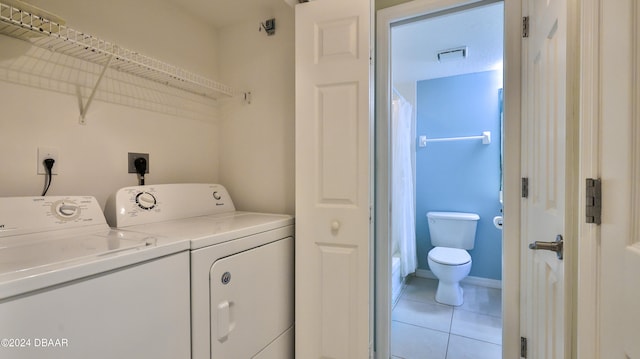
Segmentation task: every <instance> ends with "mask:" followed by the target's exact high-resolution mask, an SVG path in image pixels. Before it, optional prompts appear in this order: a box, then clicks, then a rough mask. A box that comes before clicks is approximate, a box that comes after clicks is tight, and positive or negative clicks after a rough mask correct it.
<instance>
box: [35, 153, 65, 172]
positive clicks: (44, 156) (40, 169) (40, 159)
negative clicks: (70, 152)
mask: <svg viewBox="0 0 640 359" xmlns="http://www.w3.org/2000/svg"><path fill="white" fill-rule="evenodd" d="M47 158H53V159H54V160H55V162H54V164H53V169H52V171H51V173H52V174H54V175H57V174H58V173H60V157H59V156H58V149H57V148H53V147H38V167H37V168H38V174H39V175H46V174H47V169H46V168H45V167H44V163H43V162H44V160H45V159H47Z"/></svg>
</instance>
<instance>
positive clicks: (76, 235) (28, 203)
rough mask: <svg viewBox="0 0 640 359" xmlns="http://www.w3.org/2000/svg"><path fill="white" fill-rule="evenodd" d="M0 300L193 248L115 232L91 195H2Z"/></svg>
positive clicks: (171, 240) (162, 238)
mask: <svg viewBox="0 0 640 359" xmlns="http://www.w3.org/2000/svg"><path fill="white" fill-rule="evenodd" d="M0 221H1V223H0V299H3V298H8V297H11V296H15V295H19V294H22V293H26V292H29V291H33V290H37V289H41V288H45V287H49V286H52V285H56V284H59V283H64V282H68V281H72V280H75V279H78V278H83V277H87V276H91V275H95V274H99V273H102V272H105V271H110V270H113V269H117V268H121V267H123V266H127V265H131V264H135V263H139V262H142V261H147V260H151V259H154V258H158V257H161V256H166V255H169V254H173V253H177V252H180V251H184V250H188V249H189V242H188V241H182V240H179V239H175V238H168V237H166V236H160V235H150V234H146V233H138V232H131V231H122V230H112V229H110V228H109V226H108V225H107V223H106V221H105V218H104V215H103V214H102V210H101V209H100V206H99V204H98V202H97V201H96V199H95V198H93V197H90V196H64V197H61V196H50V197H49V196H48V197H0Z"/></svg>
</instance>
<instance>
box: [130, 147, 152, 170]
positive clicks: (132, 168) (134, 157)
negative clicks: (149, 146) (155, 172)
mask: <svg viewBox="0 0 640 359" xmlns="http://www.w3.org/2000/svg"><path fill="white" fill-rule="evenodd" d="M140 157H142V158H144V159H145V160H147V170H146V171H145V172H144V173H149V154H148V153H134V152H129V154H128V157H127V163H128V166H129V167H128V168H129V173H138V171H136V166H135V165H134V164H133V162H134V161H135V160H136V158H140Z"/></svg>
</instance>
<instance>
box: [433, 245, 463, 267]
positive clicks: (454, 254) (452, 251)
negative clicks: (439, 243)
mask: <svg viewBox="0 0 640 359" xmlns="http://www.w3.org/2000/svg"><path fill="white" fill-rule="evenodd" d="M429 258H431V260H432V261H434V262H436V263H440V264H446V265H450V266H457V265H461V264H466V263H469V262H471V256H470V255H469V253H468V252H467V251H465V250H464V249H458V248H446V247H435V248H433V249H432V250H430V251H429Z"/></svg>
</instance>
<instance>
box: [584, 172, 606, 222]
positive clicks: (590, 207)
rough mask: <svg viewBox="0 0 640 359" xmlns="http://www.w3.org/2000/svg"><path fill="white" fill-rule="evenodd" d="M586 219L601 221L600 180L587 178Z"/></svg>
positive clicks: (588, 220)
mask: <svg viewBox="0 0 640 359" xmlns="http://www.w3.org/2000/svg"><path fill="white" fill-rule="evenodd" d="M585 192H586V195H587V198H586V209H585V215H586V221H587V223H595V224H600V223H602V181H601V180H600V179H599V178H598V179H594V178H587V186H586V191H585Z"/></svg>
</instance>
